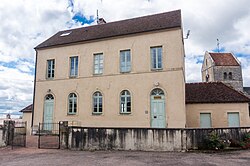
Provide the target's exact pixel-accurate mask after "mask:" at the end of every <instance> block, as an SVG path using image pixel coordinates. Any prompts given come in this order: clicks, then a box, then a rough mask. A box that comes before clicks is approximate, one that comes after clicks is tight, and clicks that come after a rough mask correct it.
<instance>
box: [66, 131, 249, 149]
mask: <svg viewBox="0 0 250 166" xmlns="http://www.w3.org/2000/svg"><path fill="white" fill-rule="evenodd" d="M62 131H63V132H62V134H61V147H62V148H69V149H73V150H142V151H182V150H189V149H190V150H191V149H199V148H200V147H202V146H203V143H204V139H205V138H206V136H207V135H208V134H209V133H211V132H216V133H217V134H219V135H220V136H221V137H223V139H227V140H230V139H232V140H237V141H240V140H242V137H243V135H244V134H245V133H246V132H249V131H250V127H245V128H216V129H214V128H211V129H151V128H84V127H69V128H67V130H62Z"/></svg>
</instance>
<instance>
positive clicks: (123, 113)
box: [120, 112, 131, 115]
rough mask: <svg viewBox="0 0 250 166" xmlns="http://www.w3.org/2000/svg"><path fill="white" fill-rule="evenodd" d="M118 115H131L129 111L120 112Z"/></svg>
mask: <svg viewBox="0 0 250 166" xmlns="http://www.w3.org/2000/svg"><path fill="white" fill-rule="evenodd" d="M120 115H131V112H120Z"/></svg>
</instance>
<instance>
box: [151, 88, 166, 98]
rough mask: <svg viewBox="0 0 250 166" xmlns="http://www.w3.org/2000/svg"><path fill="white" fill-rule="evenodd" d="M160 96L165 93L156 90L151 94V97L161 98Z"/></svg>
mask: <svg viewBox="0 0 250 166" xmlns="http://www.w3.org/2000/svg"><path fill="white" fill-rule="evenodd" d="M160 95H164V92H163V90H161V89H159V88H156V89H154V90H152V92H151V96H160Z"/></svg>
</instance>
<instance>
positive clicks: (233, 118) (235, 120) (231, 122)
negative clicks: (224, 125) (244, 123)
mask: <svg viewBox="0 0 250 166" xmlns="http://www.w3.org/2000/svg"><path fill="white" fill-rule="evenodd" d="M227 120H228V127H240V116H239V112H228V113H227Z"/></svg>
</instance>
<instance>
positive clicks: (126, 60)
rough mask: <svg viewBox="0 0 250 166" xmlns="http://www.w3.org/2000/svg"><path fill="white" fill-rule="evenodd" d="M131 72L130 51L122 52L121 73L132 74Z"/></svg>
mask: <svg viewBox="0 0 250 166" xmlns="http://www.w3.org/2000/svg"><path fill="white" fill-rule="evenodd" d="M130 70H131V57H130V50H125V51H120V71H121V72H130Z"/></svg>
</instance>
